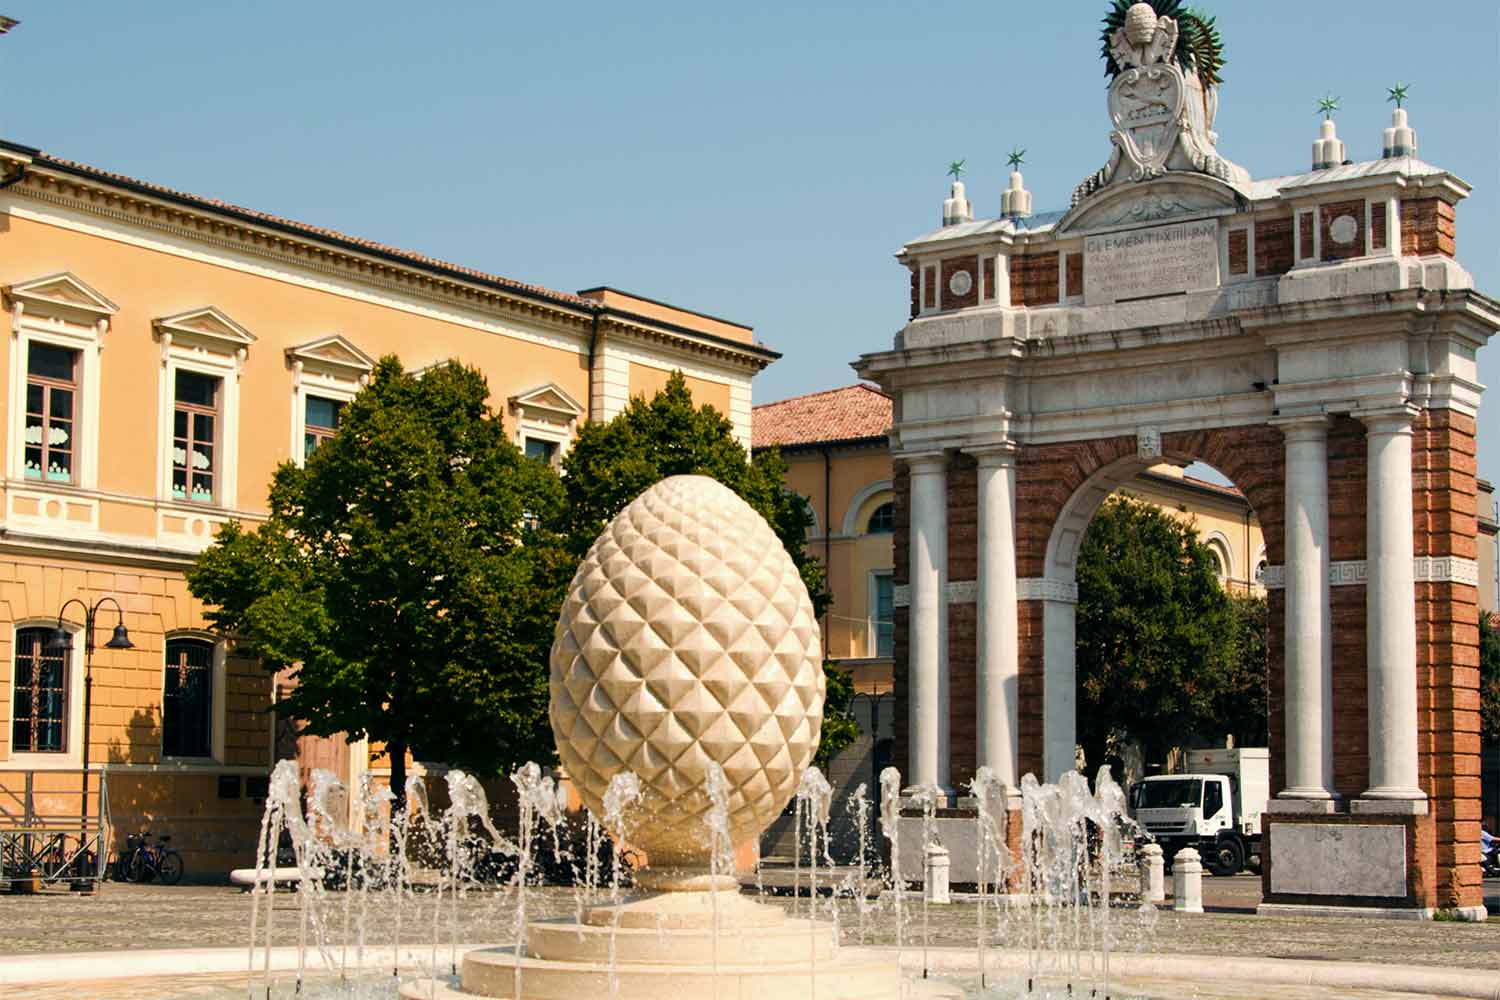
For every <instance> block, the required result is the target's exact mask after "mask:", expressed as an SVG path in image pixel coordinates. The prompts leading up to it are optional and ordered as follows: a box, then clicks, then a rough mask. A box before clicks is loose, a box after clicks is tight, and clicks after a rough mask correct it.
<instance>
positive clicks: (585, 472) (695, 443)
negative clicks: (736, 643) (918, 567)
mask: <svg viewBox="0 0 1500 1000" xmlns="http://www.w3.org/2000/svg"><path fill="white" fill-rule="evenodd" d="M562 466H563V479H562V481H563V490H564V493H565V501H566V502H565V503H564V504H563V505H562V507H561V510H560V517H559V522H558V529H557V533H558V534H559V535H561V536H563V537H564V538H566V539H567V542H566V544H567V545H568V547H569V549H570V551H571V552H572V554H573V556H574V557H575V558H578V559H581V558H582V557H583V555H584V554H585V553H586V552H587V551H588V547H589V546H590V545H592V544H593V542H594V539H596V538H597V537H599V533H600V532H601V531H603V530H604V527H605V525H607V524H608V523H609V522H610V520H611V519H613V518H614V516H615V515H616V514H618V513H619V512H620V511H621V510H623V509H624V508H625V506H626V505H627V504H629V503H630V502H631V501H632V500H634V499H635V498H636V497H637V496H639V495H640V494H641V493H643V492H644V491H645V490H646V489H647V488H649V487H650V486H652V485H653V484H655V483H657V482H659V481H660V480H662V479H665V478H667V477H668V476H685V475H699V476H709V477H711V478H713V479H717V480H718V481H719V482H721V483H723V484H724V485H725V486H728V487H729V488H730V489H732V490H734V492H735V493H737V494H738V495H739V496H740V497H741V498H742V499H744V501H745V502H746V503H748V504H749V505H750V506H751V507H752V508H754V510H755V511H756V512H757V513H759V514H760V515H761V516H762V517H764V518H765V519H766V521H767V522H768V523H769V524H770V525H771V528H772V530H774V531H775V532H776V536H777V537H778V538H780V539H781V544H782V545H784V546H786V550H787V552H788V553H789V554H790V555H791V557H792V562H793V563H794V564H796V566H797V570H798V572H800V573H801V575H802V582H803V583H805V584H807V592H808V593H809V594H810V595H811V596H812V601H813V608H814V611H815V613H816V614H817V615H818V616H819V617H821V616H822V614H823V611H824V610H825V609H826V608H827V607H828V604H829V602H830V601H831V600H832V598H831V596H830V595H829V594H828V592H827V590H826V588H825V586H824V582H825V576H824V571H823V566H822V564H821V563H820V562H819V561H818V560H817V558H816V557H815V556H813V555H812V554H811V553H810V552H808V550H807V542H806V539H807V529H808V527H809V526H810V525H811V524H812V512H811V510H810V509H809V508H808V506H807V501H806V500H804V499H803V498H802V497H800V496H798V495H797V494H795V493H793V492H791V491H789V490H788V489H787V488H786V463H785V461H783V460H782V458H781V454H780V452H778V451H777V450H775V449H770V450H767V451H763V452H761V453H759V454H758V455H755V456H754V457H753V458H752V457H751V456H750V455H748V454H747V453H746V451H745V448H744V446H743V445H741V444H740V443H739V442H738V441H736V440H735V439H734V426H733V425H732V424H731V423H730V422H729V420H728V419H727V418H726V417H725V416H724V415H723V414H722V413H720V412H719V411H718V410H716V409H714V408H713V407H712V406H707V405H704V406H696V407H695V406H694V405H693V396H692V392H691V391H690V390H689V389H688V385H687V379H685V378H684V377H683V375H682V373H681V372H673V373H672V375H671V377H670V378H669V379H668V380H667V384H666V386H665V387H664V388H662V389H661V391H659V392H658V393H656V395H654V396H652V397H651V398H650V399H646V398H644V397H640V396H637V397H636V398H634V399H632V400H631V401H630V403H629V404H628V405H627V406H626V407H625V409H624V411H623V412H621V413H620V414H619V415H618V416H616V417H615V418H614V419H613V420H610V421H609V422H608V423H602V424H598V423H596V424H586V425H585V426H584V427H582V428H581V429H580V430H579V432H578V437H577V439H576V440H575V441H574V442H573V445H572V447H570V448H569V450H568V454H567V457H565V458H564V459H563V463H562ZM824 674H825V676H826V677H827V678H828V681H829V692H830V695H829V698H828V703H827V709H826V714H825V716H824V720H823V740H822V743H821V744H820V748H819V757H820V759H824V760H826V759H827V758H826V757H824V756H823V755H824V754H827V755H828V756H829V757H831V756H832V755H833V754H836V753H838V751H839V750H841V749H843V748H844V747H845V746H848V745H849V744H850V743H852V742H853V741H854V739H855V738H856V737H857V736H858V733H859V729H858V725H857V724H856V723H855V722H854V718H853V716H852V715H850V714H849V712H848V704H849V699H852V697H853V690H852V688H850V689H849V690H848V691H847V694H848V696H849V698H846V699H845V700H844V702H843V704H842V705H840V704H839V702H838V697H840V695H839V694H838V692H841V691H843V690H844V688H846V687H849V681H848V678H847V677H844V676H843V675H842V674H840V673H839V672H838V671H837V670H833V669H830V668H827V667H825V668H824ZM840 684H842V685H843V687H840V686H839V685H840Z"/></svg>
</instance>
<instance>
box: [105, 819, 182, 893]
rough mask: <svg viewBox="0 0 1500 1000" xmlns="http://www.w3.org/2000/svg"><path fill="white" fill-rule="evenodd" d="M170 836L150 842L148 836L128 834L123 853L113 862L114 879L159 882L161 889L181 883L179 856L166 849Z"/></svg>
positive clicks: (180, 861) (149, 834)
mask: <svg viewBox="0 0 1500 1000" xmlns="http://www.w3.org/2000/svg"><path fill="white" fill-rule="evenodd" d="M171 839H172V838H171V837H170V836H158V837H157V838H156V842H155V843H152V842H151V832H150V831H149V830H148V831H146V832H145V833H141V834H134V833H132V834H130V835H129V836H128V837H126V838H125V850H123V851H121V852H120V856H119V858H118V859H116V861H115V870H114V877H115V878H116V879H117V880H119V881H121V882H125V881H130V882H150V881H153V880H158V881H160V882H161V883H162V885H176V884H177V883H178V882H181V881H182V855H180V854H178V853H177V852H176V851H174V850H172V849H171V848H170V847H168V846H167V841H169V840H171Z"/></svg>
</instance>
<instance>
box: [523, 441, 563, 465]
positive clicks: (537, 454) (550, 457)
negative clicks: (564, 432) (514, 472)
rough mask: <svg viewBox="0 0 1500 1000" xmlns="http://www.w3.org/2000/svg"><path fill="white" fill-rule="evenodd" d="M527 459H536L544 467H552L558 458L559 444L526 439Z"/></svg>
mask: <svg viewBox="0 0 1500 1000" xmlns="http://www.w3.org/2000/svg"><path fill="white" fill-rule="evenodd" d="M526 457H527V458H534V459H536V460H537V461H538V462H541V463H542V464H543V465H551V464H552V463H553V461H554V460H555V459H556V458H557V442H556V441H547V440H544V439H542V438H532V437H529V438H527V439H526Z"/></svg>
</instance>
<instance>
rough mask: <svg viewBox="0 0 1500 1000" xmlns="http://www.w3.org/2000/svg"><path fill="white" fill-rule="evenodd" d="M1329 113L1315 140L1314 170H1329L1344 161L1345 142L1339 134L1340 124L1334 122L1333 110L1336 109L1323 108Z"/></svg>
mask: <svg viewBox="0 0 1500 1000" xmlns="http://www.w3.org/2000/svg"><path fill="white" fill-rule="evenodd" d="M1321 110H1323V111H1324V113H1326V114H1328V117H1327V118H1324V119H1323V125H1322V128H1321V130H1320V131H1319V133H1318V138H1317V140H1316V141H1314V142H1313V153H1312V160H1313V162H1312V168H1313V169H1314V170H1327V169H1328V168H1329V167H1336V166H1338V165H1339V164H1341V163H1343V162H1344V142H1343V140H1342V139H1340V138H1339V136H1338V126H1336V125H1335V124H1334V122H1333V115H1332V113H1331V112H1332V111H1333V110H1336V109H1327V108H1325V109H1321Z"/></svg>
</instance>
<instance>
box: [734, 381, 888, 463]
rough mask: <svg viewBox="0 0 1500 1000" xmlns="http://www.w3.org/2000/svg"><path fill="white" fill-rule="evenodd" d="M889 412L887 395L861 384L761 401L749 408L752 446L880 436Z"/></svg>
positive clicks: (883, 435)
mask: <svg viewBox="0 0 1500 1000" xmlns="http://www.w3.org/2000/svg"><path fill="white" fill-rule="evenodd" d="M891 414H892V411H891V397H889V396H887V395H886V394H885V393H883V392H881V391H880V390H879V389H877V388H875V387H874V386H872V385H865V384H863V383H861V384H859V385H848V386H844V387H843V388H842V389H829V390H828V391H826V392H814V393H809V394H808V395H806V396H793V397H792V398H791V399H783V400H780V401H778V402H775V403H763V404H761V405H760V406H757V407H755V409H754V411H753V418H752V419H753V422H752V432H751V441H752V447H754V448H768V447H770V446H771V445H779V446H781V447H783V448H785V447H792V446H796V445H807V444H818V443H821V442H824V441H852V440H858V439H861V438H883V437H885V435H886V432H887V431H888V430H890V427H891V419H892V418H891Z"/></svg>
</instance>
